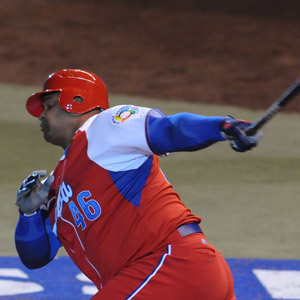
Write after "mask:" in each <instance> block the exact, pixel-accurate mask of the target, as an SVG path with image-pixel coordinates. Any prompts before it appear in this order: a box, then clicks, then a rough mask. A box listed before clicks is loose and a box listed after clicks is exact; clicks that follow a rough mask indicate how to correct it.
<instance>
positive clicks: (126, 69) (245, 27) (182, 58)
mask: <svg viewBox="0 0 300 300" xmlns="http://www.w3.org/2000/svg"><path fill="white" fill-rule="evenodd" d="M0 16H1V18H0V41H1V45H0V63H1V68H0V81H1V82H8V83H21V84H29V85H38V86H40V87H41V86H42V83H43V81H44V79H45V78H46V77H47V75H48V74H49V73H52V72H54V71H56V70H58V69H62V68H83V69H87V70H90V71H92V72H95V73H96V74H98V75H99V76H100V77H102V79H103V80H104V81H105V82H106V84H107V86H108V88H109V90H110V93H118V94H127V95H141V96H149V97H155V98H161V99H170V100H187V101H193V102H197V101H199V102H207V103H225V104H233V105H238V106H246V107H250V108H253V109H254V108H266V107H267V106H268V105H269V104H271V103H272V102H273V101H274V100H276V99H277V98H278V97H279V95H280V94H281V93H282V92H283V91H284V90H285V89H286V88H287V87H288V86H289V85H291V83H292V82H293V81H294V80H295V79H296V78H297V77H298V76H299V73H300V72H299V66H300V55H299V54H300V53H299V52H300V39H299V37H300V32H299V29H300V1H299V0H259V1H258V0H228V1H224V0H214V1H208V0H201V1H200V0H198V1H197V0H151V1H148V0H132V1H130V0H109V1H108V0H104V1H101V0H94V1H92V0H85V1H76V0H69V1H68V0H60V1H58V0H51V1H50V0H48V1H46V0H27V1H24V0H1V2H0ZM287 110H289V111H300V101H299V99H298V101H294V102H293V103H291V104H290V105H289V106H288V108H287Z"/></svg>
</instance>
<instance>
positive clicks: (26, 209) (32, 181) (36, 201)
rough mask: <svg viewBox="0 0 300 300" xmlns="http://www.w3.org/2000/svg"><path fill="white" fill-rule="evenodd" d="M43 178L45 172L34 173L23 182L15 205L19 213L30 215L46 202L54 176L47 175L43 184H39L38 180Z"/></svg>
mask: <svg viewBox="0 0 300 300" xmlns="http://www.w3.org/2000/svg"><path fill="white" fill-rule="evenodd" d="M45 176H46V171H45V170H40V171H34V172H32V173H31V174H30V175H29V176H28V177H27V178H26V179H25V180H24V181H23V183H22V185H21V187H20V189H19V191H18V194H17V200H16V203H15V204H16V205H17V206H18V207H19V210H20V212H21V213H23V214H25V215H32V214H34V213H35V212H36V211H37V210H38V209H39V208H40V206H41V205H42V204H43V203H45V202H46V201H47V198H48V194H49V190H50V187H51V185H52V183H53V181H54V176H53V175H49V176H48V177H47V178H46V180H45V181H44V182H41V180H40V179H41V178H42V177H45Z"/></svg>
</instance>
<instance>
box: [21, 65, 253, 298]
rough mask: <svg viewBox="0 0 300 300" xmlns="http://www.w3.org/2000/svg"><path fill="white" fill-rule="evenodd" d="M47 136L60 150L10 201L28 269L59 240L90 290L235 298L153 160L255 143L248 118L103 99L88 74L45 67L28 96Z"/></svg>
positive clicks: (223, 266)
mask: <svg viewBox="0 0 300 300" xmlns="http://www.w3.org/2000/svg"><path fill="white" fill-rule="evenodd" d="M27 110H28V112H29V113H30V114H31V115H33V116H35V117H38V118H39V120H40V122H41V130H42V132H43V134H44V138H45V140H46V141H47V142H50V143H52V144H54V145H58V146H61V147H62V148H63V149H64V154H63V156H62V158H61V159H60V161H59V162H58V164H57V166H56V168H55V170H54V171H53V173H51V174H50V175H49V176H48V177H47V178H46V180H44V181H43V182H41V177H42V176H43V175H45V174H43V172H34V173H32V174H31V175H30V176H29V177H28V178H27V179H25V180H24V182H23V184H22V186H21V188H20V190H19V192H18V195H17V201H16V204H17V205H18V206H19V211H20V217H19V221H18V224H17V227H16V232H15V242H16V248H17V251H18V253H19V256H20V258H21V260H22V261H23V263H24V264H25V265H26V266H27V267H28V268H31V269H34V268H39V267H42V266H44V265H46V264H48V263H49V262H50V261H51V260H52V259H53V258H54V257H55V255H56V253H57V251H58V249H59V247H61V245H62V246H63V247H64V248H65V249H66V251H67V252H68V254H69V255H70V257H71V258H72V260H73V261H74V263H75V264H76V265H77V266H78V267H79V268H80V270H81V271H82V272H83V273H84V274H85V275H86V276H87V277H88V278H89V279H90V280H92V281H93V283H94V284H95V285H96V286H97V288H98V290H99V292H98V293H97V294H96V295H94V296H93V298H92V299H93V300H100V299H101V300H102V299H114V300H118V299H123V300H124V299H135V300H150V299H151V300H152V299H157V300H159V299H161V300H166V299H173V300H176V299H178V300H179V299H180V300H182V299H185V300H195V299H197V300H234V299H236V298H235V296H234V291H233V279H232V274H231V272H230V270H229V267H228V265H227V263H226V261H225V260H224V258H223V257H222V255H221V254H220V253H219V252H218V251H217V250H216V249H215V248H214V247H213V246H212V245H211V244H210V243H209V242H208V240H207V238H206V237H205V235H204V233H203V232H202V230H201V228H200V227H199V223H200V221H201V218H199V217H198V216H196V215H194V214H193V213H192V212H191V211H190V209H188V208H187V207H186V206H185V205H184V203H183V202H182V201H181V200H180V197H179V195H178V194H177V193H175V192H174V190H173V188H172V185H171V184H170V183H169V182H168V180H167V179H166V178H165V176H164V174H163V173H162V171H161V170H160V167H159V160H158V156H166V155H168V154H169V153H171V152H176V151H195V150H200V149H203V148H205V147H208V146H210V145H212V144H214V143H216V142H218V141H224V140H226V139H229V140H230V141H231V144H232V147H233V149H234V150H236V151H240V152H244V151H246V150H249V149H251V148H252V147H254V146H256V144H257V142H258V139H259V137H258V135H255V136H247V135H245V133H244V130H245V129H246V128H248V127H249V126H250V123H249V122H245V121H241V120H236V119H234V118H232V117H225V118H224V117H219V116H217V117H206V116H201V115H195V114H191V113H179V114H176V115H171V116H165V115H164V114H163V113H162V112H161V111H159V110H157V109H151V108H146V107H139V106H135V105H119V106H115V107H111V108H109V104H108V94H107V89H106V87H105V85H104V83H103V82H102V80H101V79H100V78H99V77H98V76H96V75H95V74H93V73H91V72H87V71H83V70H76V69H67V70H61V71H58V72H56V73H54V74H51V75H50V76H49V77H48V78H47V79H46V81H45V84H44V88H43V91H41V92H38V93H36V94H34V95H32V96H31V97H29V99H28V100H27Z"/></svg>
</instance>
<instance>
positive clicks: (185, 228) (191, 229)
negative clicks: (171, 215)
mask: <svg viewBox="0 0 300 300" xmlns="http://www.w3.org/2000/svg"><path fill="white" fill-rule="evenodd" d="M177 230H178V232H179V233H180V235H181V236H182V237H185V236H187V235H190V234H192V233H202V230H201V228H200V226H199V224H198V223H190V224H184V225H181V226H179V227H178V228H177Z"/></svg>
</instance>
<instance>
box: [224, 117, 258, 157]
mask: <svg viewBox="0 0 300 300" xmlns="http://www.w3.org/2000/svg"><path fill="white" fill-rule="evenodd" d="M251 124H252V123H251V122H248V121H244V120H238V119H235V118H233V117H231V116H227V117H225V119H224V122H223V123H222V124H221V133H222V135H223V136H224V137H225V138H226V139H228V140H230V144H231V147H232V149H233V150H235V151H237V152H245V151H248V150H250V149H252V148H253V147H255V146H256V145H257V143H258V142H259V140H260V139H261V138H262V136H263V134H262V132H261V131H258V132H257V133H256V134H255V135H252V136H247V135H246V133H245V130H246V129H247V128H248V127H249V126H251Z"/></svg>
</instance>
